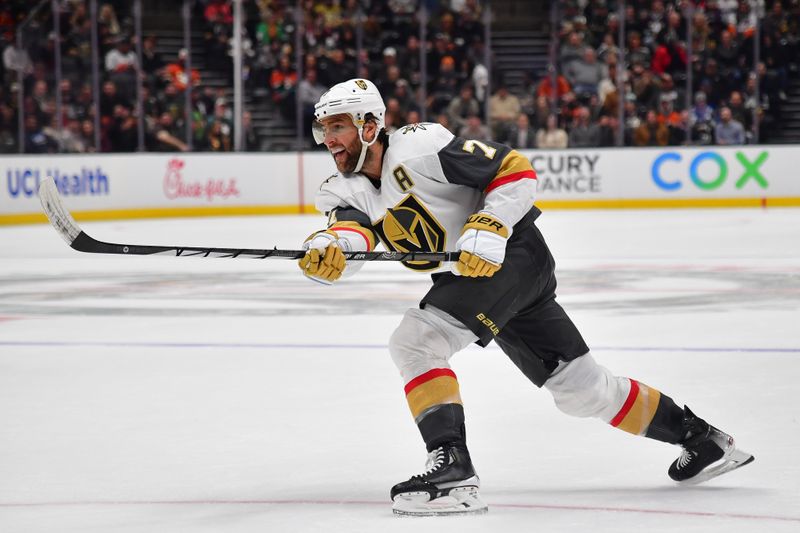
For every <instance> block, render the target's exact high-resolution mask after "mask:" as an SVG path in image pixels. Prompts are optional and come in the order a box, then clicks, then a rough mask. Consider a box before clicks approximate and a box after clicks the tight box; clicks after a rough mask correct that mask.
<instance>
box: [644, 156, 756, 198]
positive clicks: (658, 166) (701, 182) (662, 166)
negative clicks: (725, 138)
mask: <svg viewBox="0 0 800 533" xmlns="http://www.w3.org/2000/svg"><path fill="white" fill-rule="evenodd" d="M735 155H736V160H737V161H738V162H739V164H738V165H736V170H737V171H739V174H738V175H737V176H738V177H737V178H736V184H735V186H736V188H737V189H741V188H742V187H744V186H745V185H746V184H747V182H749V181H751V180H752V181H755V182H756V183H757V184H758V186H759V187H761V188H762V189H766V188H767V187H769V184H768V183H767V179H766V178H765V177H764V175H763V174H762V173H761V171H760V170H759V168H760V167H761V165H763V164H764V161H766V160H767V156H768V155H769V153H768V152H761V153H760V154H758V157H756V158H755V159H754V160H753V161H750V160H749V159H747V156H745V155H744V154H743V153H742V152H736V154H735ZM682 160H683V156H681V154H679V153H678V152H666V153H664V154H661V155H660V156H658V157H657V158H656V159H655V161H653V166H652V168H651V169H650V171H651V174H652V177H653V181H654V182H655V184H656V185H658V186H659V187H661V188H662V189H664V190H665V191H675V190H678V189H680V188H681V187H682V186H683V183H682V182H681V178H673V179H669V178H666V177H665V176H664V174H666V173H669V174H671V175H672V176H674V175H675V172H670V171H669V170H668V167H670V166H677V165H679V164H680V163H681V161H682ZM681 167H682V166H681ZM739 167H741V168H739ZM683 168H685V167H683ZM728 171H729V168H728V162H727V161H726V160H725V158H723V157H722V156H721V155H719V154H718V153H717V152H700V153H699V154H697V155H696V156H695V157H694V159H692V160H691V161H689V178H690V179H691V180H692V183H694V184H695V186H697V188H699V189H702V190H704V191H711V190H714V189H717V188H719V187H720V186H721V185H722V184H723V183H725V180H727V179H728Z"/></svg>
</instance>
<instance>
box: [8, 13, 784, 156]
mask: <svg viewBox="0 0 800 533" xmlns="http://www.w3.org/2000/svg"><path fill="white" fill-rule="evenodd" d="M183 4H184V6H182V2H179V1H176V2H153V1H149V0H140V1H139V2H137V1H136V0H57V1H53V0H43V1H41V2H37V1H36V0H2V1H0V51H1V52H2V61H0V80H2V84H0V152H4V153H16V152H25V153H57V152H66V153H73V152H95V151H99V152H132V151H138V150H147V151H186V150H193V151H231V150H233V149H234V146H235V143H234V136H233V134H234V126H235V124H238V122H239V121H236V120H234V117H233V113H234V110H235V108H234V106H233V79H234V65H233V62H234V59H235V54H233V52H232V43H233V42H234V40H235V35H234V28H235V26H234V9H233V5H232V2H231V1H230V0H192V1H187V2H183ZM139 6H141V17H137V9H138V8H139ZM182 8H183V11H182ZM242 9H243V25H242V33H241V53H242V80H243V87H244V102H243V112H242V115H241V120H240V122H241V148H242V149H243V150H251V151H252V150H293V149H298V148H299V149H309V148H313V143H312V142H311V140H310V139H311V136H310V133H309V132H310V124H311V120H312V116H313V105H314V103H315V102H316V101H317V99H318V98H319V96H320V95H321V94H322V93H323V92H324V91H325V90H326V88H327V87H329V86H330V85H333V84H335V83H337V82H340V81H344V80H346V79H349V78H353V77H363V78H369V79H371V80H373V81H374V82H375V83H376V84H377V85H378V87H379V88H380V90H381V93H382V94H383V96H384V100H385V101H386V104H387V115H386V124H387V128H388V129H389V131H393V130H394V129H396V128H397V127H400V126H402V125H404V124H407V123H414V122H420V121H425V120H427V121H436V122H439V123H442V124H443V125H445V126H447V127H448V128H449V129H450V130H451V131H453V132H454V133H456V134H458V135H461V136H463V137H468V138H477V139H493V140H497V141H500V142H505V143H508V144H510V145H512V146H515V147H518V148H535V147H538V148H547V149H551V148H566V147H601V146H619V145H625V146H667V145H671V146H677V145H687V144H691V145H712V144H719V145H725V144H733V145H738V144H747V143H753V142H761V143H764V142H798V141H800V116H798V117H797V121H798V122H797V124H795V122H793V120H794V115H795V112H796V113H797V114H798V115H800V85H799V84H798V83H797V81H798V58H799V57H800V49H798V38H799V37H800V28H799V27H798V26H799V25H800V24H799V23H800V0H774V1H767V0H757V1H747V0H738V1H737V0H716V1H698V2H689V1H667V0H653V1H649V2H639V1H630V2H623V3H618V2H614V1H607V0H571V1H564V0H562V1H559V2H524V1H517V2H513V1H501V0H494V1H492V2H489V1H488V0H422V1H420V0H299V1H293V0H243V2H242ZM93 10H94V17H93V16H92V12H93ZM490 10H491V18H490V17H489V15H490V13H489V11H490ZM93 19H96V20H97V24H96V25H94V24H93V22H92V20H93ZM526 25H527V27H526ZM94 43H96V45H95V44H94ZM187 44H188V46H187ZM56 48H58V50H59V51H60V54H56ZM137 80H138V81H140V84H138V86H137ZM187 91H188V93H187ZM20 111H22V112H21V113H20ZM795 127H796V128H797V129H795ZM794 136H798V137H797V138H795V137H794Z"/></svg>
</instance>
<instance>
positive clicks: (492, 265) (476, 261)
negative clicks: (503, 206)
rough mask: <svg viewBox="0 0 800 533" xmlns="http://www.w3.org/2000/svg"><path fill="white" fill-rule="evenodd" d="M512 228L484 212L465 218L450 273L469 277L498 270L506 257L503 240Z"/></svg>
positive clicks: (504, 241)
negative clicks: (456, 254) (457, 251)
mask: <svg viewBox="0 0 800 533" xmlns="http://www.w3.org/2000/svg"><path fill="white" fill-rule="evenodd" d="M511 231H512V229H511V228H510V227H509V226H508V225H507V224H505V223H504V222H503V221H502V220H500V219H499V218H498V217H496V216H494V215H492V214H491V213H487V212H480V213H475V214H474V215H472V216H470V217H469V218H468V219H467V223H466V224H464V229H463V230H462V231H461V237H460V238H459V239H458V241H457V242H456V248H457V249H458V250H460V251H461V255H459V257H458V262H457V263H456V264H455V265H454V270H453V273H454V274H456V275H461V276H466V277H469V278H480V277H487V278H488V277H492V276H494V274H495V272H497V271H498V270H500V267H502V265H503V259H505V256H506V242H507V241H508V238H509V237H511Z"/></svg>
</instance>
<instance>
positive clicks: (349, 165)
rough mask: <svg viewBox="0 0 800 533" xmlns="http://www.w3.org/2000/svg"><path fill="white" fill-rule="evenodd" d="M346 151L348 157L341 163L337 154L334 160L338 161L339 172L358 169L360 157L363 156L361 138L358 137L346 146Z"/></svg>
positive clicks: (348, 172)
mask: <svg viewBox="0 0 800 533" xmlns="http://www.w3.org/2000/svg"><path fill="white" fill-rule="evenodd" d="M344 152H345V154H347V157H346V158H344V160H343V161H342V162H341V163H340V162H339V160H338V159H337V158H336V157H335V156H334V157H333V161H334V163H336V169H337V170H338V171H339V172H342V173H344V174H350V173H351V172H353V171H354V170H355V169H356V165H357V164H358V158H359V157H360V156H361V140H360V139H359V138H357V137H356V139H355V140H354V141H353V142H352V143H350V144H349V145H347V146H345V147H344Z"/></svg>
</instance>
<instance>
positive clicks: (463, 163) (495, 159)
mask: <svg viewBox="0 0 800 533" xmlns="http://www.w3.org/2000/svg"><path fill="white" fill-rule="evenodd" d="M509 152H511V148H510V147H508V146H506V145H505V144H501V143H496V142H494V141H477V140H472V139H464V138H462V137H454V138H453V140H452V141H450V143H448V144H447V146H445V147H444V148H442V149H441V150H440V151H439V154H438V155H439V162H440V163H441V165H442V171H443V172H444V176H445V178H447V181H448V182H450V183H454V184H456V185H467V186H468V187H475V188H476V189H481V190H483V189H485V188H486V187H487V186H488V185H489V183H490V182H491V181H492V180H493V179H494V178H495V176H496V175H497V172H498V170H499V169H500V166H501V165H502V163H503V159H504V158H505V157H506V156H507V155H508V153H509Z"/></svg>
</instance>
